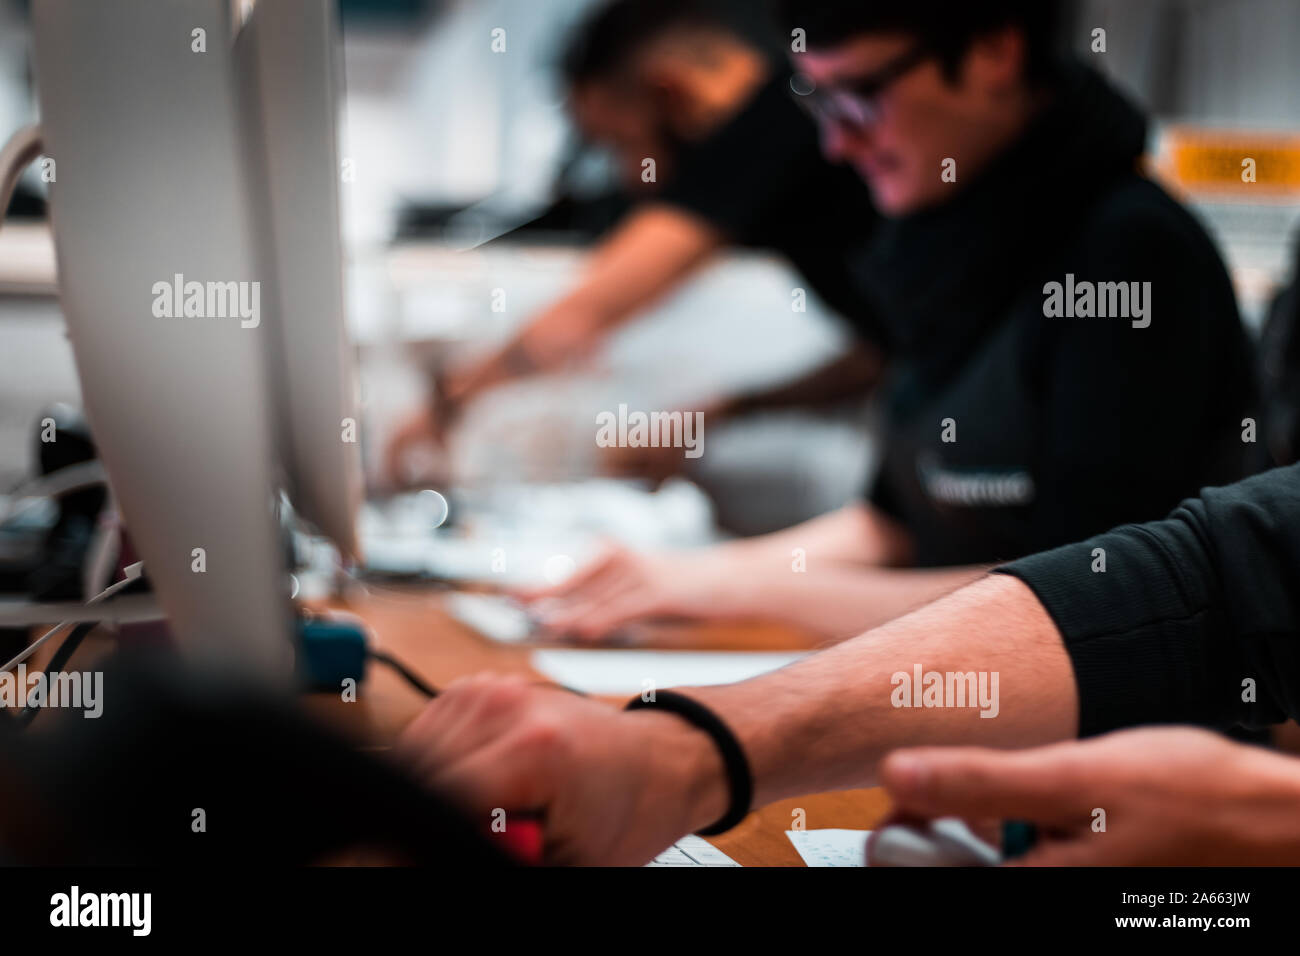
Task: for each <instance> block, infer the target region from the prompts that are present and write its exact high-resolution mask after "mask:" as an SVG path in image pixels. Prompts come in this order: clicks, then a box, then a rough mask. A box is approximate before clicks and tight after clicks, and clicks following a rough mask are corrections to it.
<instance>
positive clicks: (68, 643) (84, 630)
mask: <svg viewBox="0 0 1300 956" xmlns="http://www.w3.org/2000/svg"><path fill="white" fill-rule="evenodd" d="M98 624H99V622H98V621H85V622H83V623H81V624H78V625H77V626H76V627H74V628H73V629H72V633H71V634H69V635H68V636H67V638H66V639H65V640H64V641H63V643H62V644H60V645H59V649H58V650H57V651H55V652H54V656H53V657H51V658H50V663H49V664H47V665H46V667H45V671H44V673H43V675H42V676H43V677H45V678H46V685H47V686H48V684H49V676H50V675H51V674H58V673H59V672H61V671H62V670H63V668H64V667H65V666H66V665H67V663H68V659H69V658H70V657H72V655H73V654H74V653H76V650H77V648H78V647H80V646H81V642H82V641H84V640H85V639H86V635H87V634H89V633H90V632H91V631H93V630H94V629H95V628H96V627H97V626H98ZM43 709H44V708H43V707H41V706H36V707H33V706H32V705H31V704H28V705H27V706H26V707H24V708H23V709H22V710H21V711H19V712H18V716H17V717H16V718H15V721H16V723H17V724H18V726H19V727H20V728H22V727H26V726H27V725H28V724H30V723H31V722H32V721H33V720H34V719H35V718H36V714H37V712H38V711H41V710H43Z"/></svg>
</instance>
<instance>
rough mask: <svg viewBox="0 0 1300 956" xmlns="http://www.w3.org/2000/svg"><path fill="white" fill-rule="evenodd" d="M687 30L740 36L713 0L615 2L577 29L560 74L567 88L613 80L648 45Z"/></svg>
mask: <svg viewBox="0 0 1300 956" xmlns="http://www.w3.org/2000/svg"><path fill="white" fill-rule="evenodd" d="M685 30H700V31H716V32H721V33H729V34H734V35H736V36H741V35H742V31H740V30H739V29H738V28H737V27H736V24H735V23H734V22H733V20H732V17H731V16H730V15H729V12H728V10H727V8H726V7H725V6H724V5H723V4H721V3H719V2H716V0H713V2H711V0H614V2H613V3H607V4H604V5H602V6H600V7H598V8H597V9H596V11H595V12H594V13H592V14H590V15H589V16H588V17H587V18H586V19H585V20H584V21H582V22H581V23H580V24H579V26H578V28H577V30H576V32H575V33H574V35H573V37H572V39H571V40H570V41H569V43H568V46H567V47H566V48H565V51H564V54H563V56H562V57H561V59H560V75H561V76H562V78H563V80H564V82H565V84H566V85H568V86H569V87H574V86H578V85H580V84H582V83H586V82H591V81H604V80H609V79H613V78H616V77H618V76H619V75H620V74H621V73H622V72H623V71H624V70H625V69H626V68H627V65H628V64H629V63H630V62H631V61H632V60H633V59H634V58H635V57H636V55H637V54H638V53H640V52H641V51H642V50H644V49H645V48H646V47H647V46H648V45H649V44H650V43H651V42H653V41H656V40H659V39H662V38H663V37H665V36H667V35H669V34H671V33H675V32H679V31H685Z"/></svg>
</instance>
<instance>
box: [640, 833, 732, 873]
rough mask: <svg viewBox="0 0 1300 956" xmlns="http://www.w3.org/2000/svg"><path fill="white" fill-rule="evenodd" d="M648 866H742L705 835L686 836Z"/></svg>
mask: <svg viewBox="0 0 1300 956" xmlns="http://www.w3.org/2000/svg"><path fill="white" fill-rule="evenodd" d="M646 866H740V864H739V863H737V862H736V861H735V860H733V859H732V858H731V857H729V856H727V854H725V853H723V852H722V851H721V850H719V849H718V848H717V847H716V846H714V845H713V844H712V843H710V842H709V841H708V840H706V839H704V838H703V837H697V836H694V835H691V836H684V837H682V838H681V839H680V840H678V841H677V842H676V843H674V844H673V845H672V846H670V847H669V848H668V849H666V850H664V851H663V852H662V853H660V854H659V855H658V856H657V857H655V858H654V859H653V860H651V861H650V862H649V863H647V864H646Z"/></svg>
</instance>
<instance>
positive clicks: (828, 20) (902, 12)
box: [777, 0, 1061, 82]
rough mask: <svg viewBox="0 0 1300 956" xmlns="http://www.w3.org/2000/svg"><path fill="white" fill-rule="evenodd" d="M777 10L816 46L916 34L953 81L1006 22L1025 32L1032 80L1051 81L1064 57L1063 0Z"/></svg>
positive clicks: (852, 0) (823, 2)
mask: <svg viewBox="0 0 1300 956" xmlns="http://www.w3.org/2000/svg"><path fill="white" fill-rule="evenodd" d="M777 10H778V18H779V22H780V24H781V26H782V28H783V29H784V30H785V32H786V33H787V35H788V33H789V31H791V30H794V29H796V28H798V29H802V30H804V31H805V35H806V37H807V42H808V46H809V47H810V48H816V47H828V46H835V45H838V44H840V43H843V42H844V41H846V40H849V39H851V38H852V37H854V36H859V35H861V34H864V33H894V32H897V33H905V34H908V35H910V36H914V37H916V38H917V39H919V40H920V41H921V42H923V43H924V44H925V45H926V46H927V47H929V48H930V49H931V50H932V51H933V52H934V54H935V56H936V57H938V59H939V62H940V65H941V66H942V67H943V71H944V75H945V76H946V77H947V78H948V79H950V80H951V79H953V78H955V77H956V75H957V69H958V66H959V65H960V63H961V61H962V58H963V57H965V55H966V53H967V51H969V50H970V47H971V44H972V43H974V42H975V40H976V39H977V38H978V37H980V36H982V35H984V34H986V33H990V32H992V31H994V30H997V29H1000V28H1002V27H1006V26H1018V27H1020V28H1021V30H1023V31H1024V34H1025V75H1026V78H1027V79H1029V80H1031V81H1034V82H1041V81H1044V80H1047V79H1049V78H1050V77H1051V75H1052V74H1053V73H1054V72H1055V70H1056V68H1057V67H1058V66H1059V64H1060V60H1061V57H1060V54H1059V51H1058V49H1057V41H1058V29H1057V28H1058V26H1059V24H1060V21H1061V3H1060V2H1059V0H778V4H777Z"/></svg>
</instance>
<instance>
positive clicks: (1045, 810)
mask: <svg viewBox="0 0 1300 956" xmlns="http://www.w3.org/2000/svg"><path fill="white" fill-rule="evenodd" d="M1075 748H1077V745H1075V744H1060V745H1056V746H1053V747H1042V748H1037V749H1034V750H1024V751H1001V750H987V749H983V748H965V747H962V748H957V747H934V748H916V749H911V750H903V751H897V752H895V753H893V754H891V755H890V756H889V757H887V758H886V759H885V760H884V762H883V763H882V764H881V782H882V783H883V784H884V786H885V788H886V789H887V790H888V791H889V794H890V797H891V798H892V799H893V800H894V804H895V807H896V809H897V811H898V812H899V813H900V814H903V815H913V816H918V817H924V818H933V817H940V816H959V817H962V818H964V819H968V820H980V819H993V820H1009V819H1021V820H1029V821H1031V822H1035V823H1042V824H1049V825H1058V826H1064V825H1069V824H1073V823H1077V822H1079V821H1080V820H1083V819H1086V818H1087V813H1088V810H1089V808H1090V807H1091V806H1092V803H1091V802H1090V801H1089V798H1088V796H1087V792H1088V789H1089V787H1088V783H1087V779H1086V775H1085V774H1083V773H1081V772H1080V761H1079V759H1078V755H1077V750H1076V749H1075Z"/></svg>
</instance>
